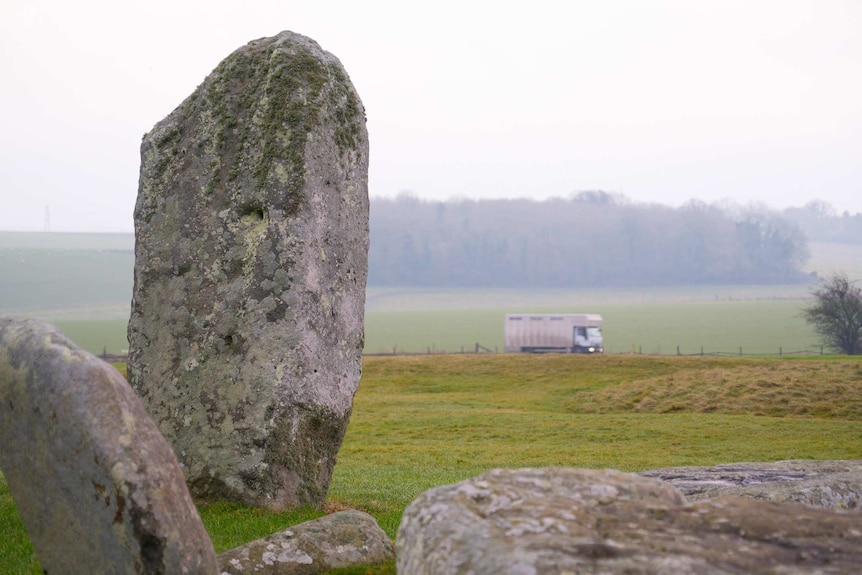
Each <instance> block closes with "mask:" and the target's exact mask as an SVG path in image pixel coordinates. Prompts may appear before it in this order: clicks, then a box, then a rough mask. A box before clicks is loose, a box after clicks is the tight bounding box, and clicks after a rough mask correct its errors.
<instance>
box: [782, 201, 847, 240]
mask: <svg viewBox="0 0 862 575" xmlns="http://www.w3.org/2000/svg"><path fill="white" fill-rule="evenodd" d="M782 215H783V216H784V217H785V218H787V219H788V220H790V221H792V222H793V223H795V224H797V225H798V226H799V227H800V228H801V229H802V231H803V232H805V235H806V236H808V239H809V240H811V241H814V242H836V243H842V244H862V213H858V212H857V213H856V214H850V212H848V211H844V212H843V213H841V214H839V213H838V211H837V210H836V209H835V208H834V207H833V206H832V204H830V203H829V202H824V201H823V200H812V201H810V202H808V203H807V204H805V205H804V206H802V207H794V208H787V209H785V210H784V211H783V212H782Z"/></svg>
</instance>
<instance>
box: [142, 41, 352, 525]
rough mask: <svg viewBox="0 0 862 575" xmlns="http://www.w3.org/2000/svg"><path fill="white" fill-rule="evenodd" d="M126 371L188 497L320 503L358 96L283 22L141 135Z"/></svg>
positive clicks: (327, 463)
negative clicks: (179, 468) (179, 470)
mask: <svg viewBox="0 0 862 575" xmlns="http://www.w3.org/2000/svg"><path fill="white" fill-rule="evenodd" d="M135 235H136V247H135V285H134V294H133V300H132V315H131V318H130V321H129V332H128V333H129V351H130V354H129V378H130V381H131V384H132V386H133V388H134V389H135V391H137V393H138V394H139V395H140V397H141V398H142V400H143V401H144V404H145V405H146V408H147V410H148V411H149V413H150V415H151V416H152V417H153V419H154V420H155V421H156V423H157V424H158V426H159V428H160V429H161V431H162V433H163V434H164V436H165V437H166V438H167V439H168V441H169V442H170V443H171V445H172V446H173V447H174V450H175V452H176V454H177V457H178V458H179V460H180V462H181V464H182V465H183V469H184V472H185V474H186V477H187V480H188V482H189V487H190V489H191V490H192V493H193V494H195V495H196V496H199V497H201V498H215V497H218V498H223V497H224V498H230V499H236V500H241V501H244V502H245V503H248V504H252V505H258V506H264V507H268V508H271V509H275V510H280V509H287V508H292V507H295V506H298V505H303V504H311V505H319V504H320V503H321V502H322V500H323V498H324V497H325V495H326V491H327V488H328V485H329V481H330V478H331V474H332V469H333V466H334V465H335V456H336V453H337V451H338V448H339V447H340V445H341V441H342V439H343V436H344V432H345V429H346V426H347V421H348V418H349V416H350V412H351V408H352V402H353V395H354V393H355V392H356V389H357V386H358V384H359V376H360V371H361V363H360V362H361V352H362V346H363V313H364V312H363V309H364V302H365V280H366V275H367V256H368V137H367V132H366V130H365V117H364V108H363V106H362V103H361V102H360V100H359V97H358V96H357V94H356V91H355V90H354V88H353V86H352V84H351V83H350V80H349V79H348V77H347V74H346V73H345V71H344V69H343V68H342V66H341V64H340V63H339V61H338V60H337V59H336V58H335V57H334V56H333V55H331V54H329V53H327V52H324V51H323V50H322V49H321V48H320V47H319V46H318V45H317V43H315V42H314V41H313V40H310V39H308V38H305V37H303V36H300V35H298V34H294V33H291V32H283V33H281V34H279V35H278V36H275V37H272V38H263V39H260V40H256V41H253V42H251V43H249V44H247V45H246V46H244V47H242V48H240V49H239V50H237V51H236V52H234V53H233V54H231V55H230V56H228V57H227V58H226V59H225V60H224V61H222V62H221V63H220V64H219V65H218V67H216V69H215V70H214V71H213V72H212V73H211V74H210V75H209V76H208V77H207V78H206V79H205V80H204V82H203V84H201V85H200V86H199V87H198V89H197V90H195V92H194V93H193V94H192V95H191V96H189V97H188V98H187V99H186V100H185V101H184V102H183V103H182V104H180V106H179V107H178V108H177V109H176V110H174V111H173V112H172V113H171V114H170V115H169V116H168V117H167V118H165V119H164V120H162V121H161V122H159V123H158V124H156V126H155V127H154V128H153V129H152V130H151V131H150V132H149V133H148V134H146V135H145V136H144V140H143V143H142V145H141V174H140V185H139V190H138V200H137V204H136V206H135Z"/></svg>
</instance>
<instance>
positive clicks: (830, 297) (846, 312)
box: [804, 272, 862, 355]
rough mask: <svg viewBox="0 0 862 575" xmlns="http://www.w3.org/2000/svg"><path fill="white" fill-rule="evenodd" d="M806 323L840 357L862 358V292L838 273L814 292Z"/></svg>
mask: <svg viewBox="0 0 862 575" xmlns="http://www.w3.org/2000/svg"><path fill="white" fill-rule="evenodd" d="M811 293H812V295H813V296H814V303H813V304H811V306H809V307H808V308H807V309H805V311H804V314H805V319H806V321H808V323H810V324H812V325H813V326H814V329H815V330H817V333H819V334H820V335H821V336H823V338H824V339H825V341H826V343H827V345H828V346H829V347H831V348H833V349H835V350H838V351H839V352H840V353H846V354H848V355H860V354H862V289H860V288H859V286H857V285H856V284H855V282H853V281H851V280H850V279H848V277H847V274H845V273H843V272H839V273H836V274H834V275H833V276H832V277H831V278H829V279H828V280H825V281H824V282H823V283H822V284H821V285H820V287H818V288H817V289H815V290H814V291H812V292H811Z"/></svg>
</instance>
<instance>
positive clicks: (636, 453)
mask: <svg viewBox="0 0 862 575" xmlns="http://www.w3.org/2000/svg"><path fill="white" fill-rule="evenodd" d="M782 459H862V358H842V357H823V358H821V357H816V358H746V357H743V358H710V357H703V358H701V357H672V356H668V357H654V356H616V355H615V356H571V355H548V356H531V355H432V356H428V355H423V356H411V357H366V358H365V360H364V362H363V377H362V383H361V386H360V389H359V392H358V393H357V395H356V398H355V402H354V411H353V415H352V417H351V421H350V426H349V428H348V431H347V436H346V437H345V441H344V444H343V446H342V449H341V451H340V453H339V458H338V464H337V465H336V469H335V474H334V477H333V482H332V486H331V489H330V494H329V499H328V501H327V505H326V508H327V510H335V509H341V508H344V507H353V508H358V509H362V510H365V511H367V512H369V513H370V514H372V515H373V516H374V517H375V518H376V519H377V520H378V522H379V523H380V525H381V527H382V528H383V529H384V530H385V531H386V532H387V533H388V534H389V536H390V537H393V538H394V537H395V535H396V531H397V528H398V524H399V522H400V518H401V513H402V512H403V510H404V508H405V507H406V506H407V505H408V504H409V503H410V501H412V500H413V499H414V498H415V497H416V496H417V495H419V494H420V493H421V492H422V491H424V490H426V489H428V488H430V487H434V486H437V485H441V484H446V483H451V482H456V481H459V480H461V479H465V478H467V477H471V476H473V475H476V474H479V473H482V472H484V471H487V470H488V469H492V468H495V467H510V468H517V467H537V466H549V465H565V466H579V467H589V468H616V469H621V470H624V471H639V470H644V469H649V468H655V467H666V466H675V465H711V464H715V463H720V462H734V461H776V460H782ZM200 509H201V514H202V516H203V519H204V523H205V525H206V526H207V530H208V531H209V532H210V535H211V536H212V538H213V542H214V544H215V546H216V549H217V550H218V551H224V550H227V549H229V548H232V547H235V546H237V545H240V544H242V543H244V542H246V541H249V540H252V539H255V538H258V537H262V536H264V535H266V534H269V533H272V532H274V531H278V530H281V529H285V528H287V527H289V526H290V525H293V524H295V523H297V522H300V521H304V520H306V519H309V518H313V517H317V516H319V515H320V512H319V511H316V510H299V511H297V512H293V513H287V514H275V513H268V512H264V511H260V510H253V509H248V508H246V507H243V506H239V505H234V504H224V503H220V504H211V505H202V506H201V507H200ZM0 541H2V543H0V572H2V573H38V572H39V571H38V565H37V564H36V562H35V561H34V559H33V557H32V549H31V548H30V547H29V542H28V541H27V538H26V535H25V534H24V532H23V528H22V527H21V525H20V520H19V519H18V517H17V513H16V511H15V509H14V505H13V503H12V501H11V498H10V497H9V495H8V489H7V488H6V485H5V483H4V482H2V481H0ZM352 572H354V573H394V565H393V564H389V565H386V566H384V567H382V568H376V569H373V570H368V569H360V570H354V571H352Z"/></svg>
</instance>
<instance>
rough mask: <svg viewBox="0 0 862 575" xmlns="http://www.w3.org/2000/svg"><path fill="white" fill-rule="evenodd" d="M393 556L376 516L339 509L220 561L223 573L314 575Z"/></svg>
mask: <svg viewBox="0 0 862 575" xmlns="http://www.w3.org/2000/svg"><path fill="white" fill-rule="evenodd" d="M394 557H395V548H394V546H393V545H392V541H390V540H389V538H388V537H387V536H386V533H384V531H383V530H382V529H381V528H380V527H379V526H378V525H377V522H376V521H375V520H374V518H373V517H371V516H370V515H368V514H367V513H363V512H361V511H341V512H339V513H333V514H332V515H326V516H325V517H321V518H320V519H315V520H314V521H307V522H305V523H302V524H300V525H296V526H294V527H291V528H290V529H288V530H287V531H282V532H281V533H275V534H273V535H270V536H269V537H266V538H264V539H259V540H257V541H254V542H252V543H249V544H248V545H243V546H242V547H237V548H236V549H232V550H230V551H226V552H225V553H222V554H221V555H219V556H218V560H219V565H220V566H221V572H222V575H225V574H229V575H240V574H242V573H255V574H256V575H279V574H283V573H290V574H291V575H312V574H313V573H324V572H326V571H329V570H331V569H338V568H342V567H350V566H357V565H376V564H378V563H383V562H384V561H387V560H389V559H393V558H394Z"/></svg>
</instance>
